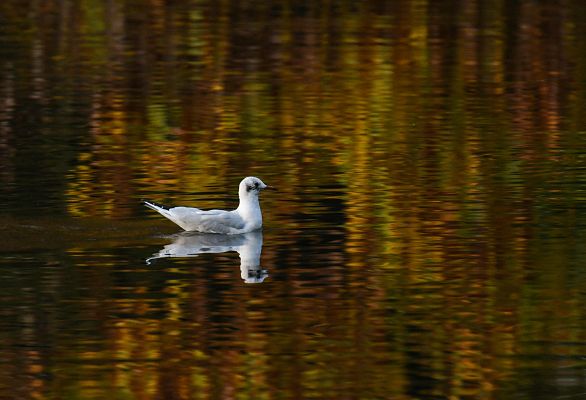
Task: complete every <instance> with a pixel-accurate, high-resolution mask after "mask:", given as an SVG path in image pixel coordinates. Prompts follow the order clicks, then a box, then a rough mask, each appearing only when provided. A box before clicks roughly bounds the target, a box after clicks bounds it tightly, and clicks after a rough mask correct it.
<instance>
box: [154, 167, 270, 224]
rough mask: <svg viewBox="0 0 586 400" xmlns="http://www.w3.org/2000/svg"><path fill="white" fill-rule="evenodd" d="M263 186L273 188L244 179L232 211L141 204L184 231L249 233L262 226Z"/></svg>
mask: <svg viewBox="0 0 586 400" xmlns="http://www.w3.org/2000/svg"><path fill="white" fill-rule="evenodd" d="M264 189H273V188H272V187H270V186H268V185H265V184H264V183H263V181H261V180H260V179H258V178H256V177H254V176H249V177H246V178H244V179H243V180H242V181H241V182H240V186H239V187H238V196H239V197H240V204H239V205H238V208H237V209H235V210H232V211H225V210H209V211H204V210H200V209H199V208H195V207H171V208H166V207H163V206H159V205H157V204H155V203H151V202H148V201H145V202H144V204H145V205H146V206H147V207H149V208H152V209H153V210H155V211H157V212H158V213H159V214H161V215H162V216H164V217H166V218H168V219H170V220H171V221H173V222H175V223H176V224H177V225H179V226H180V227H181V228H183V229H184V230H186V231H197V232H204V233H223V234H229V235H234V234H240V233H247V232H252V231H255V230H257V229H260V228H261V227H262V212H261V210H260V203H259V200H258V196H259V194H260V192H261V191H262V190H264Z"/></svg>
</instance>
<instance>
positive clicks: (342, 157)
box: [0, 0, 586, 399]
mask: <svg viewBox="0 0 586 400" xmlns="http://www.w3.org/2000/svg"><path fill="white" fill-rule="evenodd" d="M0 16H1V17H0V18H1V21H0V26H1V27H0V43H2V46H0V55H1V57H0V59H2V60H3V61H2V62H1V63H0V73H1V76H0V105H1V107H0V182H1V183H2V185H3V186H4V187H3V188H2V189H1V190H2V193H3V196H5V197H6V198H7V199H8V200H7V201H6V202H5V203H4V204H7V205H8V206H9V207H10V209H12V210H16V212H18V211H22V212H26V213H33V214H34V212H35V211H34V210H43V211H46V210H47V209H50V210H54V209H56V208H61V211H62V212H63V213H65V214H68V215H72V216H76V217H89V216H102V217H108V218H112V219H115V218H124V217H129V216H135V215H136V214H137V211H136V208H135V207H134V206H133V204H135V203H136V200H137V199H138V198H141V197H149V196H156V197H158V198H162V199H164V200H170V201H179V200H186V199H187V198H186V197H181V196H188V195H191V194H192V193H196V192H198V191H200V192H201V190H202V189H203V188H211V187H230V185H233V184H234V182H237V178H238V177H240V176H241V175H242V172H243V171H253V172H257V171H262V172H263V174H264V175H263V179H264V177H265V176H266V180H267V181H270V182H271V183H274V184H275V185H276V186H279V187H280V188H282V192H281V195H280V197H282V198H287V199H291V201H290V202H286V201H283V202H280V201H271V200H270V199H269V200H268V201H269V202H270V205H271V207H270V208H268V210H269V211H267V212H268V213H269V214H270V215H272V216H273V218H272V221H274V222H273V224H274V226H276V225H277V224H279V223H283V224H286V226H288V227H289V228H290V229H301V228H302V227H306V225H304V221H300V220H299V219H298V218H296V216H299V215H311V216H313V217H314V218H316V219H317V218H319V216H315V215H313V214H315V209H314V208H312V207H314V206H315V204H314V203H312V202H311V198H310V197H311V193H299V192H298V191H297V190H296V188H299V187H300V186H302V185H303V184H305V185H307V186H309V187H331V188H334V189H332V190H333V191H335V195H334V196H333V197H336V196H337V198H335V199H333V200H331V201H336V200H337V201H338V203H336V204H339V210H338V212H339V215H338V216H337V217H336V218H335V219H336V220H335V223H332V224H330V225H329V226H328V227H327V229H325V233H324V237H327V238H328V240H331V241H332V243H334V244H335V245H334V244H332V245H331V249H330V251H328V252H327V253H325V254H320V255H315V258H316V259H317V260H319V262H320V263H321V264H323V266H324V267H323V269H322V270H321V271H307V276H305V275H304V276H301V275H302V274H301V273H299V272H282V273H284V274H287V273H290V274H291V276H287V277H286V279H285V281H281V282H277V283H275V285H274V287H273V290H274V291H277V292H278V293H279V295H280V297H279V298H280V299H281V302H280V303H278V304H274V303H271V302H270V300H271V298H272V297H271V296H269V295H268V294H267V293H264V294H263V292H262V291H258V292H256V293H253V292H251V291H249V290H247V288H245V287H243V286H238V287H236V286H234V285H233V284H226V282H224V285H221V284H217V285H216V286H214V285H213V284H212V283H210V286H209V287H208V288H206V287H202V286H200V285H196V284H193V285H179V284H177V280H174V279H173V277H172V272H173V271H170V272H168V274H169V276H167V275H165V274H163V273H161V274H162V275H164V276H162V277H161V276H159V277H158V279H159V280H156V279H155V278H154V277H153V278H145V280H144V281H143V282H136V283H135V285H133V287H132V289H130V288H128V287H127V286H126V287H124V285H123V284H122V283H121V282H120V281H123V279H122V278H120V276H118V275H116V273H114V272H110V271H111V269H109V268H110V267H113V266H115V261H114V260H112V261H111V262H106V263H100V264H99V265H97V264H91V263H88V264H86V263H84V260H83V259H82V258H81V257H79V259H78V253H77V252H78V251H79V249H74V248H72V249H70V252H69V253H68V254H67V255H64V257H66V258H67V259H68V260H69V261H68V262H70V263H71V265H75V266H76V267H79V268H81V269H82V270H83V276H76V277H74V278H75V279H79V280H87V281H88V282H95V284H94V285H93V286H91V293H90V295H89V298H90V299H91V301H87V302H78V303H76V304H78V306H77V307H73V306H72V307H70V308H71V309H69V310H64V311H59V310H57V311H54V312H53V313H49V314H48V315H46V316H43V315H38V314H40V313H39V311H38V310H32V309H27V310H22V315H23V316H22V317H21V318H22V319H23V320H25V322H26V323H23V326H24V327H23V328H22V332H16V333H15V332H12V333H6V334H4V336H5V337H4V339H6V340H7V341H8V342H9V343H12V344H13V343H16V342H17V338H18V336H19V335H20V333H23V335H24V336H25V337H26V338H27V339H26V340H29V341H30V342H34V340H33V339H31V335H33V336H34V335H36V336H43V334H46V335H47V336H48V337H50V339H51V340H53V342H52V343H51V350H46V352H45V353H43V350H38V351H37V350H31V351H28V350H26V349H21V348H18V347H17V346H16V345H15V346H13V347H11V351H10V352H8V354H7V356H6V359H5V361H6V364H7V365H8V369H7V371H5V372H0V387H2V388H3V389H1V391H0V393H1V392H2V391H5V392H6V393H8V391H6V389H5V388H8V387H17V386H18V387H22V388H26V389H22V390H23V393H22V396H23V398H24V397H31V398H44V394H43V393H46V392H47V391H48V390H49V389H48V388H46V387H44V385H47V383H46V381H43V380H42V379H35V376H40V375H42V374H41V373H42V372H47V373H49V372H51V371H52V369H55V368H56V369H58V370H53V371H52V373H54V376H55V380H54V381H53V382H52V383H51V385H52V388H51V390H53V391H54V393H55V396H45V397H63V398H77V397H79V398H81V397H101V398H104V397H108V398H119V397H128V398H140V399H156V398H165V399H175V398H177V399H192V398H193V399H196V398H236V397H238V398H242V399H245V398H251V399H252V398H254V399H258V398H309V397H314V398H394V399H408V398H447V397H449V398H454V399H456V398H480V397H486V398H492V397H493V395H494V393H495V390H496V389H495V388H496V387H497V386H498V383H499V382H502V381H505V380H507V379H513V378H515V379H518V383H519V385H525V384H527V385H528V383H527V381H528V380H529V379H530V378H531V377H530V376H529V377H528V376H517V377H513V376H512V374H513V372H514V371H515V362H516V361H514V360H513V359H512V358H511V356H513V355H514V354H515V352H516V351H519V349H520V348H521V349H523V351H526V352H528V353H531V352H534V353H535V354H538V353H539V349H531V348H527V349H525V348H524V346H527V347H528V346H529V345H528V343H536V342H537V341H539V340H544V341H546V340H549V339H552V340H560V341H581V342H583V341H584V340H585V337H584V336H585V332H586V331H585V329H584V316H583V304H584V303H583V300H585V299H584V293H586V291H584V286H583V285H582V286H579V285H577V284H572V277H571V276H570V275H571V273H572V271H569V270H568V267H567V266H568V265H573V264H572V263H575V262H576V259H577V256H576V254H575V252H576V250H575V247H573V246H572V243H567V242H563V241H558V242H554V243H553V244H552V241H551V240H550V239H552V238H556V237H573V236H576V235H579V236H578V239H576V241H578V240H579V239H583V234H580V233H579V229H578V227H580V226H583V224H584V220H583V217H582V216H580V215H579V214H580V213H579V211H580V204H581V202H583V201H584V190H583V183H584V180H585V179H586V177H585V176H584V171H586V169H584V164H583V163H584V161H583V157H582V156H583V155H582V154H581V153H580V152H579V150H578V149H581V148H584V146H585V145H586V142H585V140H584V116H583V112H582V109H583V106H584V102H585V93H584V92H585V89H584V88H585V86H584V85H583V83H584V71H585V70H586V69H585V68H584V67H585V65H586V62H585V60H586V58H585V56H586V47H585V46H584V42H585V40H584V39H585V35H586V18H585V17H586V5H584V4H583V3H582V2H579V1H572V0H559V1H553V0H551V1H550V0H548V1H542V2H535V1H531V0H523V1H517V2H506V1H504V0H496V1H494V0H490V1H489V0H472V1H455V0H452V1H442V2H433V1H426V0H400V1H392V2H389V1H371V2H350V1H341V2H332V1H322V2H290V1H272V2H255V1H230V0H226V1H207V0H189V1H163V0H148V1H145V0H126V1H115V0H107V1H96V0H80V1H74V0H60V1H56V0H47V1H31V2H25V3H23V2H22V1H17V0H5V1H3V2H2V3H1V4H0ZM31 160H34V162H31ZM15 182H24V183H21V184H20V186H18V185H17V184H16V183H15ZM56 186H57V187H58V190H55V187H56ZM336 188H338V189H336ZM340 188H341V189H340ZM309 190H311V189H309ZM212 197H213V196H212ZM30 199H40V200H38V201H35V202H31V201H29V200H30ZM190 200H191V199H190ZM212 200H218V199H216V198H211V199H210V198H209V197H208V198H205V199H202V202H200V204H199V205H200V206H202V207H203V208H206V206H208V203H206V202H208V201H209V205H210V206H211V205H212ZM221 200H225V199H224V198H222V199H221ZM305 200H307V201H305ZM293 201H294V204H297V205H298V208H297V209H292V206H291V204H292V202H293ZM214 204H215V203H214ZM326 206H327V205H326V204H325V202H324V206H323V209H325V208H326ZM270 220H271V219H270V218H269V221H270ZM371 227H372V228H371ZM290 240H291V243H290V245H291V249H292V250H290V252H289V253H288V254H287V257H282V255H279V254H274V253H273V254H271V253H270V252H269V253H268V254H265V255H264V257H268V259H269V260H271V261H270V263H272V264H273V265H277V264H279V266H280V267H281V270H282V271H287V266H288V265H301V264H303V257H304V254H303V250H302V249H303V246H304V243H303V240H311V239H307V238H304V239H296V238H291V239H290ZM314 240H318V239H314ZM324 240H325V239H324ZM543 260H547V267H546V268H545V270H539V271H536V265H537V264H539V265H541V266H543V265H544V261H543ZM273 265H272V266H273ZM340 265H343V266H344V267H343V268H341V267H340ZM365 266H369V267H370V268H371V269H373V270H371V271H369V274H365V272H364V270H365ZM86 267H88V268H86ZM202 271H203V269H202V270H197V271H192V272H190V274H193V275H194V278H197V279H199V280H202V279H204V280H205V279H207V280H208V281H209V282H212V281H214V282H217V281H222V280H223V279H224V280H225V279H226V277H225V276H221V273H220V272H216V271H212V272H202ZM174 272H175V273H177V274H180V273H184V272H183V271H174ZM383 272H384V274H383ZM43 273H49V272H43ZM77 273H78V274H81V272H80V271H78V272H77ZM206 274H208V275H206ZM84 276H85V277H84ZM42 278H43V277H39V278H35V279H39V282H41V281H42ZM70 278H71V277H68V276H54V277H51V279H53V280H54V281H55V282H58V283H56V284H55V287H52V288H40V289H39V291H40V293H41V294H44V295H47V296H56V294H55V293H59V289H60V288H61V289H63V286H65V285H68V284H69V283H70V281H69V279H70ZM117 279H118V280H117ZM528 280H531V281H535V282H537V284H536V286H532V288H534V289H533V290H527V291H525V292H523V291H519V290H517V289H518V288H520V287H523V284H524V282H526V281H528ZM194 282H195V279H194ZM284 282H285V283H284ZM308 282H310V283H311V282H314V283H315V282H318V283H321V286H320V285H315V284H314V285H313V286H311V285H308V284H307V283H308ZM303 283H305V284H303ZM60 285H61V286H60ZM117 285H119V286H117ZM109 288H110V289H111V290H114V291H117V290H118V291H120V292H121V293H118V295H119V296H120V298H119V299H118V300H116V297H115V296H113V297H112V296H110V295H111V293H107V292H108V290H109ZM511 288H516V290H510V289H511ZM535 288H537V289H535ZM128 291H131V292H130V293H128ZM65 292H67V293H68V294H67V295H64V296H65V298H60V300H58V301H61V302H62V303H63V304H68V302H72V303H73V302H76V301H79V300H80V298H83V297H84V296H86V294H83V293H81V292H80V293H78V292H75V290H74V291H73V292H71V291H65ZM157 293H159V294H160V293H163V294H162V295H161V296H162V297H160V296H159V297H157V296H156V295H155V294H157ZM39 296H40V295H39ZM67 296H69V298H67ZM569 298H571V299H572V300H571V301H563V299H569ZM556 299H557V300H556ZM560 299H562V300H560ZM31 301H33V300H31ZM34 301H36V302H39V303H41V300H40V299H38V300H34ZM550 301H551V302H550ZM332 303H335V304H336V305H337V306H336V307H331V306H330V305H331V304H332ZM40 307H41V309H42V307H43V306H42V305H40ZM444 310H449V311H450V315H451V316H452V318H450V319H446V318H445V313H443V311H444ZM55 314H59V315H55ZM64 314H67V315H64ZM88 315H99V316H102V317H103V320H102V322H103V324H102V325H101V326H96V327H95V329H96V334H95V335H96V337H92V338H88V337H78V336H75V335H72V336H71V337H70V336H68V335H65V334H62V335H59V334H58V333H56V332H55V329H57V327H55V326H52V325H51V323H53V324H56V322H54V321H57V320H66V321H71V323H72V324H75V322H76V321H85V322H86V323H91V321H89V320H88V319H87V316H88ZM545 315H547V316H548V317H547V321H548V322H550V323H551V324H550V325H548V326H549V328H548V327H546V326H541V325H539V321H543V316H545ZM27 318H31V321H45V322H46V321H49V322H47V326H44V325H43V324H42V323H38V322H34V323H30V321H29V320H28V319H27ZM52 318H54V320H53V319H52ZM568 320H569V321H571V324H569V326H571V327H572V328H573V329H572V330H565V331H564V330H563V329H562V328H561V327H562V326H564V327H567V326H568V324H567V323H564V324H562V321H566V322H567V321H568ZM27 321H28V322H27ZM51 321H53V322H51ZM94 322H95V321H94ZM557 328H559V329H557ZM487 332H488V334H487ZM11 335H12V336H11ZM27 335H29V336H27ZM102 336H103V337H102ZM97 337H100V339H103V340H104V342H105V347H99V346H93V347H92V346H91V345H90V346H88V345H87V343H88V341H89V342H90V343H91V341H92V340H94V341H95V342H97V341H98V338H97ZM422 348H423V349H425V351H421V350H420V349H422ZM80 355H81V356H82V357H83V359H82V360H80V362H81V361H87V362H88V363H89V365H94V366H96V368H95V370H92V368H85V369H84V368H81V369H80V368H78V366H77V365H76V364H75V363H72V362H71V360H72V359H75V358H76V357H79V356H80ZM570 355H574V354H570ZM68 360H69V361H68ZM104 360H120V361H118V362H117V364H116V368H115V370H113V371H108V370H106V369H102V368H99V365H100V363H101V362H104ZM13 361H14V362H13ZM16 370H19V371H27V372H16ZM424 375H425V376H427V377H431V378H433V379H430V381H426V380H425V379H424ZM15 377H16V378H15ZM11 379H12V380H14V379H16V380H17V381H16V382H13V381H11ZM503 387H504V389H502V390H503V391H505V392H506V390H507V389H506V386H503Z"/></svg>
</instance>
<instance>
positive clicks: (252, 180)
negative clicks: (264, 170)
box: [238, 176, 272, 196]
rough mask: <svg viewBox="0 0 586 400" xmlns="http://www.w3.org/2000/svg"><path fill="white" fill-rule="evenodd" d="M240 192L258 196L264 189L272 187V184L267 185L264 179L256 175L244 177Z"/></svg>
mask: <svg viewBox="0 0 586 400" xmlns="http://www.w3.org/2000/svg"><path fill="white" fill-rule="evenodd" d="M238 189H239V190H238V192H239V193H240V194H241V195H245V196H251V195H252V196H258V195H259V193H260V192H261V191H262V190H264V189H272V188H271V187H270V186H268V185H265V183H264V182H263V181H261V180H260V179H258V178H257V177H255V176H248V177H246V178H244V179H242V182H240V186H239V188H238Z"/></svg>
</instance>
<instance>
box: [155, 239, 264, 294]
mask: <svg viewBox="0 0 586 400" xmlns="http://www.w3.org/2000/svg"><path fill="white" fill-rule="evenodd" d="M173 238H174V239H173V242H172V243H170V244H168V245H166V246H165V247H163V249H161V250H160V251H159V252H158V253H155V254H153V256H152V257H150V258H147V260H146V262H147V264H151V263H152V262H153V261H154V260H156V259H158V258H170V257H197V256H198V255H200V254H206V253H212V254H217V253H226V252H228V251H236V252H238V254H239V255H240V276H241V277H242V279H243V280H244V282H245V283H261V282H262V281H264V280H265V278H266V277H267V276H269V274H268V272H267V271H266V270H263V269H262V268H261V267H260V254H261V252H262V243H263V238H262V231H254V232H248V233H243V234H239V235H220V234H215V233H194V232H189V233H187V232H185V233H180V234H177V235H176V236H174V237H173Z"/></svg>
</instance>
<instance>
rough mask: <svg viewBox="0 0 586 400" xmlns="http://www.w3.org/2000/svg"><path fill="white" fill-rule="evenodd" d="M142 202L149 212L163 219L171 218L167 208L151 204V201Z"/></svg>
mask: <svg viewBox="0 0 586 400" xmlns="http://www.w3.org/2000/svg"><path fill="white" fill-rule="evenodd" d="M143 202H144V205H145V206H147V207H148V208H150V209H151V210H155V211H156V212H158V213H159V214H161V215H162V216H164V217H167V218H171V213H170V212H169V209H168V208H167V207H165V206H163V205H159V204H156V203H153V202H152V201H146V200H143Z"/></svg>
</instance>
